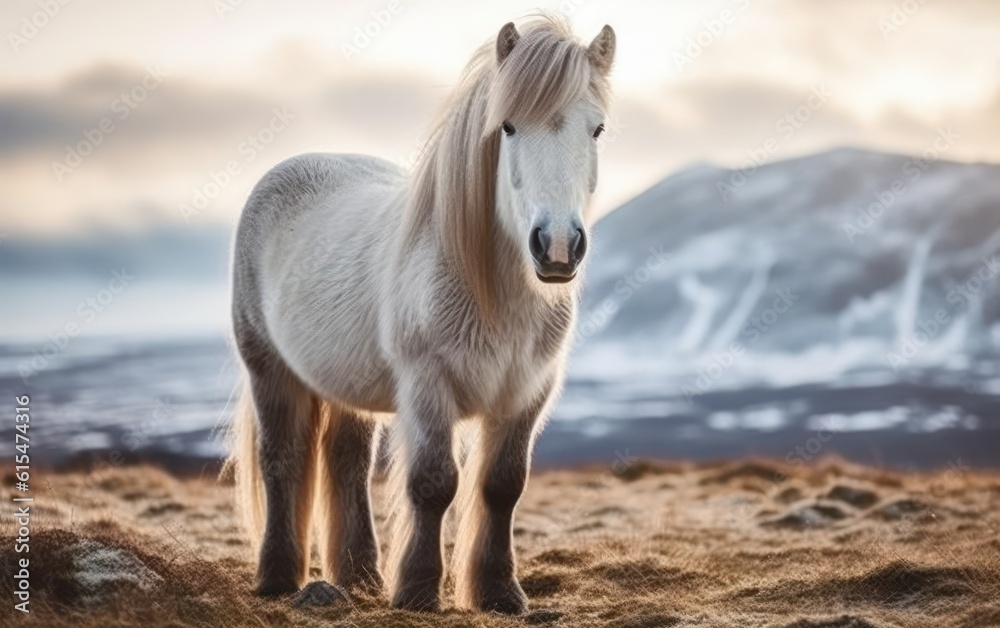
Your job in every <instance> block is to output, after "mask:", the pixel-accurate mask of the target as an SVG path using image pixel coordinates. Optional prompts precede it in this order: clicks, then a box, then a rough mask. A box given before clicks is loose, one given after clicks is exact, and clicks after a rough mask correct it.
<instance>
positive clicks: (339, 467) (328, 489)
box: [320, 408, 382, 592]
mask: <svg viewBox="0 0 1000 628" xmlns="http://www.w3.org/2000/svg"><path fill="white" fill-rule="evenodd" d="M378 430H379V424H378V423H377V422H376V421H375V420H374V419H373V418H371V417H363V416H360V415H358V414H356V413H354V412H352V411H349V410H341V409H339V408H334V409H333V410H332V412H331V416H330V420H329V423H328V425H327V429H326V433H325V434H324V436H323V442H322V444H321V454H320V455H321V456H322V458H323V463H324V464H323V471H322V474H321V476H320V482H321V487H320V499H321V500H322V501H323V506H324V511H325V514H326V524H325V526H324V528H323V545H322V547H323V568H324V570H325V571H326V576H327V578H328V579H329V580H330V581H331V582H336V583H337V584H339V585H341V586H343V587H345V588H348V589H361V590H365V591H370V592H376V591H378V590H380V589H381V588H382V576H381V574H380V573H379V570H378V541H377V540H376V539H375V526H374V523H373V521H372V511H371V494H370V492H369V481H370V479H371V471H372V463H373V459H374V454H375V451H376V450H377V449H378V433H379V432H378Z"/></svg>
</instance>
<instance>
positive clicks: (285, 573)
mask: <svg viewBox="0 0 1000 628" xmlns="http://www.w3.org/2000/svg"><path fill="white" fill-rule="evenodd" d="M250 383H251V388H252V390H253V400H254V406H255V409H256V418H257V428H258V439H257V447H258V461H259V465H260V473H261V476H262V479H263V484H264V496H265V499H266V504H267V515H266V518H265V523H264V537H263V540H262V542H261V546H260V560H259V562H258V564H257V576H256V580H255V584H256V588H255V591H256V593H257V594H258V595H264V596H270V595H281V594H284V593H291V592H294V591H297V590H298V589H299V587H300V586H302V584H303V582H304V581H305V578H306V575H307V572H308V567H309V547H310V537H309V518H310V513H311V509H312V496H313V489H314V487H313V475H314V467H315V453H316V439H317V433H316V432H317V426H318V423H319V421H318V411H319V403H318V400H317V399H316V397H315V396H314V395H313V394H312V392H310V391H309V390H308V389H307V388H306V387H305V386H304V385H303V384H302V383H301V382H300V381H299V380H298V379H297V378H296V377H295V376H294V375H293V374H292V373H291V372H290V371H289V370H288V369H287V368H286V367H285V366H284V365H282V364H275V363H273V362H272V363H271V364H269V365H268V366H267V367H266V368H264V367H260V368H257V369H252V370H251V373H250Z"/></svg>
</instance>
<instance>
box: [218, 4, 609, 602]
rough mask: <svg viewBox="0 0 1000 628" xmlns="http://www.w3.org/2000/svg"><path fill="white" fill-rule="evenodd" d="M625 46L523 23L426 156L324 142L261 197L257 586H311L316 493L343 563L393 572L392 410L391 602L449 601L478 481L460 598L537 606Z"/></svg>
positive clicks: (238, 285) (254, 318) (325, 532)
mask: <svg viewBox="0 0 1000 628" xmlns="http://www.w3.org/2000/svg"><path fill="white" fill-rule="evenodd" d="M613 48H614V39H613V33H612V32H611V31H610V29H609V28H608V27H605V30H604V31H602V33H601V35H599V36H598V39H595V41H594V43H592V44H591V46H590V47H589V48H586V47H583V46H580V45H579V44H576V43H575V42H571V41H570V40H568V39H567V33H566V31H565V30H563V29H562V27H560V26H558V25H556V24H554V23H552V22H549V21H546V22H542V23H540V24H534V25H529V28H528V29H527V30H526V31H525V34H524V36H523V37H522V35H521V34H519V33H518V32H517V30H516V29H515V28H514V26H513V24H508V25H507V26H505V27H504V29H503V30H502V31H501V33H500V36H499V37H498V39H497V43H496V53H495V54H496V57H495V60H494V58H493V54H492V53H493V50H492V49H490V50H487V51H486V52H488V53H490V54H486V52H484V53H481V54H480V55H477V57H476V59H475V60H474V64H477V63H478V66H475V67H473V69H472V70H470V74H471V75H472V77H473V78H472V80H470V82H469V83H468V84H467V85H466V86H465V88H464V90H462V91H461V93H460V96H459V97H458V98H457V100H456V104H455V105H453V108H452V111H451V114H452V115H450V116H449V118H446V120H445V121H444V122H443V123H442V125H441V126H440V127H439V128H438V130H437V131H436V134H435V136H434V138H432V140H431V142H430V143H429V147H428V149H427V151H426V154H425V155H424V156H423V157H422V161H421V162H420V164H418V167H417V169H416V172H415V173H413V174H409V175H408V174H407V173H404V172H402V171H401V170H399V169H398V168H397V167H395V166H393V165H392V164H390V163H388V162H385V161H382V160H379V159H376V158H372V157H364V156H357V155H340V156H338V155H305V156H300V157H296V158H293V159H290V160H287V161H286V162H283V163H282V164H279V165H278V166H277V167H275V168H274V169H273V170H272V171H270V172H269V173H268V174H267V175H265V177H264V178H263V179H262V180H261V182H260V183H259V184H258V185H257V186H256V188H255V189H254V191H253V192H252V194H251V196H250V199H249V200H248V202H247V205H246V207H245V209H244V211H243V215H242V217H241V220H240V225H239V227H238V230H237V235H236V242H235V252H234V270H233V287H234V293H233V321H234V334H235V339H236V344H237V347H238V350H239V353H240V357H241V358H242V361H243V363H244V365H245V366H246V372H247V386H246V390H245V392H246V393H247V394H246V399H245V403H244V404H243V412H242V414H241V415H240V416H239V417H237V418H236V419H235V421H234V423H235V431H236V433H237V440H238V443H237V449H236V453H234V460H235V462H236V466H237V471H238V476H237V477H238V484H239V489H240V492H241V494H242V502H243V504H244V506H245V507H246V511H247V514H248V520H249V523H250V527H251V530H253V531H254V532H255V534H256V536H257V537H258V538H259V540H260V542H259V552H260V560H259V564H258V572H257V579H256V580H257V584H256V586H257V591H258V593H260V594H264V595H269V594H280V593H285V592H289V591H294V590H296V589H297V588H298V587H299V586H301V584H302V582H303V580H304V578H305V575H306V573H307V567H308V555H309V545H310V538H311V537H310V522H311V518H312V511H313V509H314V507H315V509H316V510H317V512H318V513H319V514H320V516H321V517H323V518H324V519H325V520H324V521H323V524H324V525H322V526H320V532H321V536H322V539H321V550H322V553H323V563H324V571H325V572H326V574H327V577H328V578H329V579H331V580H333V581H336V582H338V583H339V584H342V585H344V586H347V587H349V588H355V587H359V588H367V589H379V588H380V587H381V586H382V572H383V570H382V569H380V567H379V564H378V563H379V550H378V543H377V541H376V539H375V535H374V525H373V522H372V516H371V508H370V503H369V502H370V497H369V488H368V485H369V481H370V475H371V470H372V468H373V458H374V455H375V452H376V450H377V447H378V433H379V430H378V426H377V424H378V420H379V419H380V418H381V417H382V415H387V414H392V415H394V418H393V420H392V421H390V427H391V437H392V442H391V443H390V445H391V447H390V450H391V452H392V462H391V472H390V476H391V477H390V482H391V486H392V500H393V505H394V507H395V508H396V511H395V512H394V513H393V514H392V516H391V522H392V538H391V539H390V543H389V548H390V549H389V556H388V558H387V561H386V563H387V564H386V566H385V570H384V571H385V572H386V576H387V577H388V579H389V584H390V587H391V589H392V602H393V605H394V606H397V607H402V608H409V609H417V610H422V609H423V610H426V609H436V608H438V607H439V604H440V585H441V582H442V577H443V570H444V564H443V554H442V547H441V530H442V518H443V516H444V514H445V512H446V511H447V510H448V509H449V507H451V506H452V502H453V501H454V500H455V498H456V495H458V494H459V488H460V482H459V477H460V476H461V478H462V481H461V488H462V495H461V498H460V499H459V500H458V502H457V505H458V508H459V509H460V510H461V523H460V527H459V532H458V537H457V538H456V549H455V557H454V558H455V563H456V568H457V569H458V570H460V573H459V574H458V575H457V577H456V596H457V602H458V604H459V605H461V606H465V607H469V608H474V609H480V610H497V611H501V612H509V613H519V612H523V611H524V610H525V608H526V601H527V599H526V597H525V595H524V593H523V591H522V590H521V588H520V585H519V584H518V583H517V579H516V574H515V571H516V564H515V559H514V555H513V543H512V538H511V534H512V533H511V529H512V517H513V510H514V507H515V505H516V503H517V500H518V499H519V497H520V494H521V492H522V491H523V488H524V485H525V482H526V480H527V471H528V466H529V464H530V455H531V448H532V445H533V442H534V438H535V435H536V434H537V433H538V430H539V429H540V427H541V425H542V423H543V422H544V419H545V415H546V412H547V408H548V407H549V405H550V404H551V402H552V400H553V399H554V398H555V397H556V395H557V390H558V388H559V386H560V384H561V380H562V372H563V365H564V362H565V358H566V353H567V350H568V339H569V331H570V329H571V328H572V325H573V321H574V317H575V312H576V298H577V290H578V288H577V286H578V285H579V282H573V279H574V278H575V276H576V272H577V269H578V266H579V264H580V262H581V261H582V258H583V255H584V253H585V247H586V242H585V239H586V226H585V223H584V222H583V220H584V218H585V216H584V215H583V214H582V213H581V212H583V211H584V209H585V205H586V199H587V198H588V197H589V193H590V192H592V190H593V185H594V183H595V182H596V149H595V148H594V144H593V142H592V140H590V139H589V138H588V137H586V135H589V134H591V133H592V131H593V129H594V128H595V127H598V124H599V119H600V117H601V116H602V111H601V109H602V106H601V105H602V102H601V100H602V97H603V96H604V93H603V91H602V89H603V85H602V84H601V80H602V77H603V75H604V74H606V71H607V68H608V67H609V66H610V56H611V54H613ZM546 55H549V56H551V57H552V58H547V57H546ZM508 56H509V58H510V60H507V59H508ZM505 60H507V61H506V62H505ZM505 63H506V64H505ZM497 64H499V65H500V68H508V69H509V72H508V73H510V72H513V71H514V69H517V68H518V67H520V68H521V71H522V72H529V71H534V73H535V76H534V80H535V82H536V83H538V87H539V88H540V89H542V90H543V91H544V90H546V89H548V90H549V92H550V93H549V94H548V95H547V97H546V99H545V101H544V102H541V103H539V102H538V99H537V98H535V99H532V96H533V95H532V94H530V93H528V92H525V91H524V86H523V85H518V86H517V89H518V90H520V91H518V92H517V93H513V91H512V90H514V89H515V88H514V87H510V86H508V87H507V88H506V91H504V88H503V87H502V81H503V79H504V77H505V76H506V75H505V74H504V72H501V71H499V70H498V68H497ZM528 78H531V76H529V77H528ZM507 80H510V77H509V76H508V77H507ZM574 81H575V82H574ZM498 82H499V83H501V86H500V87H498V85H497V83H498ZM498 91H499V93H500V94H501V96H503V97H504V98H505V99H506V101H507V102H505V103H500V104H498V103H497V102H495V101H494V100H493V98H495V93H496V92H498ZM498 108H499V109H502V110H503V112H502V114H503V115H505V119H504V120H503V125H502V130H501V125H500V124H499V123H498V122H497V121H496V120H494V119H493V117H491V116H493V114H491V113H490V112H491V111H493V110H494V109H498ZM494 113H495V112H494ZM494 117H495V116H494ZM515 121H516V124H517V126H518V127H520V128H521V131H520V134H519V135H518V136H517V138H516V139H514V138H513V136H514V135H515V126H514V124H515ZM494 125H495V126H494ZM600 128H603V125H601V127H599V129H598V130H597V131H593V137H597V135H599V133H600ZM581 132H582V133H583V134H586V135H583V134H581ZM543 146H544V147H550V148H548V150H550V151H551V153H546V152H544V150H542V149H541V148H540V147H543ZM551 147H555V148H551ZM538 173H542V174H538ZM543 175H544V176H543ZM470 418H475V419H477V420H478V424H479V426H480V429H479V437H478V440H477V441H476V442H475V443H474V444H472V445H471V447H470V449H469V452H468V455H467V456H464V457H463V458H459V457H458V456H456V450H457V449H458V443H457V441H456V440H455V439H454V438H453V433H454V428H455V425H456V423H458V422H459V421H461V420H463V419H470ZM460 465H461V469H460ZM317 484H318V485H319V490H318V491H315V490H314V487H315V486H316V485H317ZM314 495H315V496H318V501H317V500H315V499H314Z"/></svg>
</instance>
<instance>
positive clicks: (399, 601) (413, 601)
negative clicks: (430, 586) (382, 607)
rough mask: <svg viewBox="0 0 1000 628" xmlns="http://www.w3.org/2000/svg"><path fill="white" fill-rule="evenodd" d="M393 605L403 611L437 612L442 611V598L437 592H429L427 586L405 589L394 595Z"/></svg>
mask: <svg viewBox="0 0 1000 628" xmlns="http://www.w3.org/2000/svg"><path fill="white" fill-rule="evenodd" d="M392 607H393V608H395V609H399V610H401V611H414V612H417V613H437V612H440V611H441V600H440V598H439V597H438V595H437V593H436V592H435V593H434V594H428V593H427V590H426V588H421V589H418V590H413V591H406V590H403V591H400V592H399V593H397V594H396V595H394V596H393V598H392Z"/></svg>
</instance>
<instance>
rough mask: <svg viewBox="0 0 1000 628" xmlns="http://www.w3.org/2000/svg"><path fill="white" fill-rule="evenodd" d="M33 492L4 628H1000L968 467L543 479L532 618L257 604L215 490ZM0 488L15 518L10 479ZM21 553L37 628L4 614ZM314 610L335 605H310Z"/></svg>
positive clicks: (352, 603)
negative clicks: (535, 627)
mask: <svg viewBox="0 0 1000 628" xmlns="http://www.w3.org/2000/svg"><path fill="white" fill-rule="evenodd" d="M38 477H39V476H36V478H38ZM39 483H41V484H42V485H44V488H42V489H41V490H38V491H36V493H35V502H34V504H33V506H34V509H33V516H32V520H31V539H30V548H31V550H30V553H29V554H18V553H15V551H14V547H15V538H14V537H15V536H16V535H17V527H16V526H15V524H14V519H13V517H11V516H9V515H8V516H4V517H3V519H2V521H0V536H3V537H4V538H3V540H2V544H0V564H2V571H3V578H2V579H0V595H2V598H3V599H4V600H7V602H6V603H5V604H4V605H3V608H2V609H0V624H4V625H10V624H11V623H12V620H14V619H16V620H18V621H19V623H25V624H27V625H32V624H33V625H39V626H42V625H44V626H64V625H92V626H126V625H128V626H131V625H143V626H160V625H170V626H201V625H206V626H238V625H262V624H263V625H301V626H312V625H317V626H318V625H345V626H379V627H381V628H388V627H390V626H414V625H424V626H432V625H433V626H436V625H447V626H520V625H526V624H529V623H534V624H551V625H557V626H621V627H626V626H634V627H653V626H736V625H739V626H782V627H787V628H792V627H795V628H806V627H814V628H819V627H826V628H833V627H841V628H848V627H851V628H857V627H867V626H949V627H951V626H957V627H969V628H972V627H977V628H978V627H980V626H1000V474H997V473H990V472H981V471H974V470H970V469H967V468H965V467H963V466H961V465H956V466H953V467H952V468H950V469H947V470H943V471H940V472H938V473H934V474H921V475H915V474H902V473H893V472H888V471H881V470H874V469H871V468H866V467H859V466H854V465H850V464H848V463H845V462H842V461H829V460H828V461H826V462H824V463H821V464H819V465H817V466H813V467H809V468H805V467H798V468H789V466H788V465H784V464H778V463H772V462H768V461H740V462H732V463H725V464H714V465H709V464H669V463H651V462H630V463H629V464H628V465H621V468H615V469H613V470H612V469H600V468H591V469H576V470H564V471H546V472H542V473H537V474H535V475H534V476H533V477H532V478H531V481H530V484H529V489H528V492H527V494H526V495H525V497H524V500H523V501H522V503H521V506H520V507H519V510H518V516H517V520H516V524H515V525H516V527H515V530H514V535H515V541H516V543H517V546H518V550H519V556H520V567H519V572H520V577H521V582H522V585H523V587H524V589H525V591H526V592H527V593H528V595H529V597H530V598H531V607H532V609H533V610H532V613H531V614H530V615H529V616H527V617H525V618H506V617H498V616H486V615H473V614H469V613H464V612H461V611H458V610H454V609H447V610H445V612H443V613H441V614H439V615H420V614H410V613H404V612H400V611H393V610H391V609H389V608H388V607H387V604H386V602H385V600H384V599H381V598H359V597H354V598H351V599H350V600H341V599H338V598H337V596H336V595H335V593H336V592H335V591H333V592H332V593H334V595H332V596H331V595H330V594H331V590H330V589H328V588H325V587H323V586H321V585H314V586H312V587H311V588H310V589H309V591H308V595H306V596H300V597H299V598H286V599H279V600H267V601H264V600H259V599H257V598H255V597H253V596H252V595H251V594H250V588H251V580H252V576H253V569H254V565H253V560H252V556H251V555H250V549H249V546H248V544H247V541H246V539H245V537H244V534H243V533H242V531H241V528H240V525H239V523H238V521H237V519H236V517H235V516H234V511H233V506H232V488H231V487H230V486H227V485H226V484H225V483H220V482H218V481H217V480H216V479H215V478H214V476H211V475H210V474H207V473H206V474H205V476H204V477H177V476H174V475H171V474H169V473H167V472H164V471H160V470H157V469H154V468H151V467H122V468H115V469H105V470H102V471H99V472H89V473H85V472H62V473H50V474H44V475H42V476H40V479H36V486H38V485H39ZM380 488H381V487H380V486H376V498H378V497H379V496H380V495H379V494H380V492H381V490H380ZM3 491H4V494H5V501H6V502H7V503H8V504H9V503H10V497H11V494H12V492H13V478H12V477H9V478H7V480H6V481H5V482H4V486H3ZM379 505H380V506H381V504H379ZM381 510H382V509H381V508H380V514H379V515H378V519H379V522H380V523H381V522H382V521H383V520H384V518H383V516H382V515H381ZM6 512H9V511H6ZM26 556H27V557H29V558H30V584H31V598H30V608H31V614H30V615H29V616H26V617H25V616H21V614H20V613H17V612H16V611H14V610H13V608H12V607H13V603H12V602H11V600H12V599H13V591H12V587H13V586H14V582H15V580H14V578H13V575H14V574H15V572H16V571H17V567H16V564H15V563H16V561H17V560H19V559H20V558H23V557H26ZM314 565H316V566H315V567H314V569H313V575H312V577H313V579H314V580H319V579H321V578H322V576H321V574H320V573H319V569H318V561H314ZM448 586H449V587H450V584H449V585H448ZM303 598H308V600H304V599H303ZM317 601H318V602H329V604H326V605H320V606H314V605H310V604H309V603H304V602H317Z"/></svg>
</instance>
